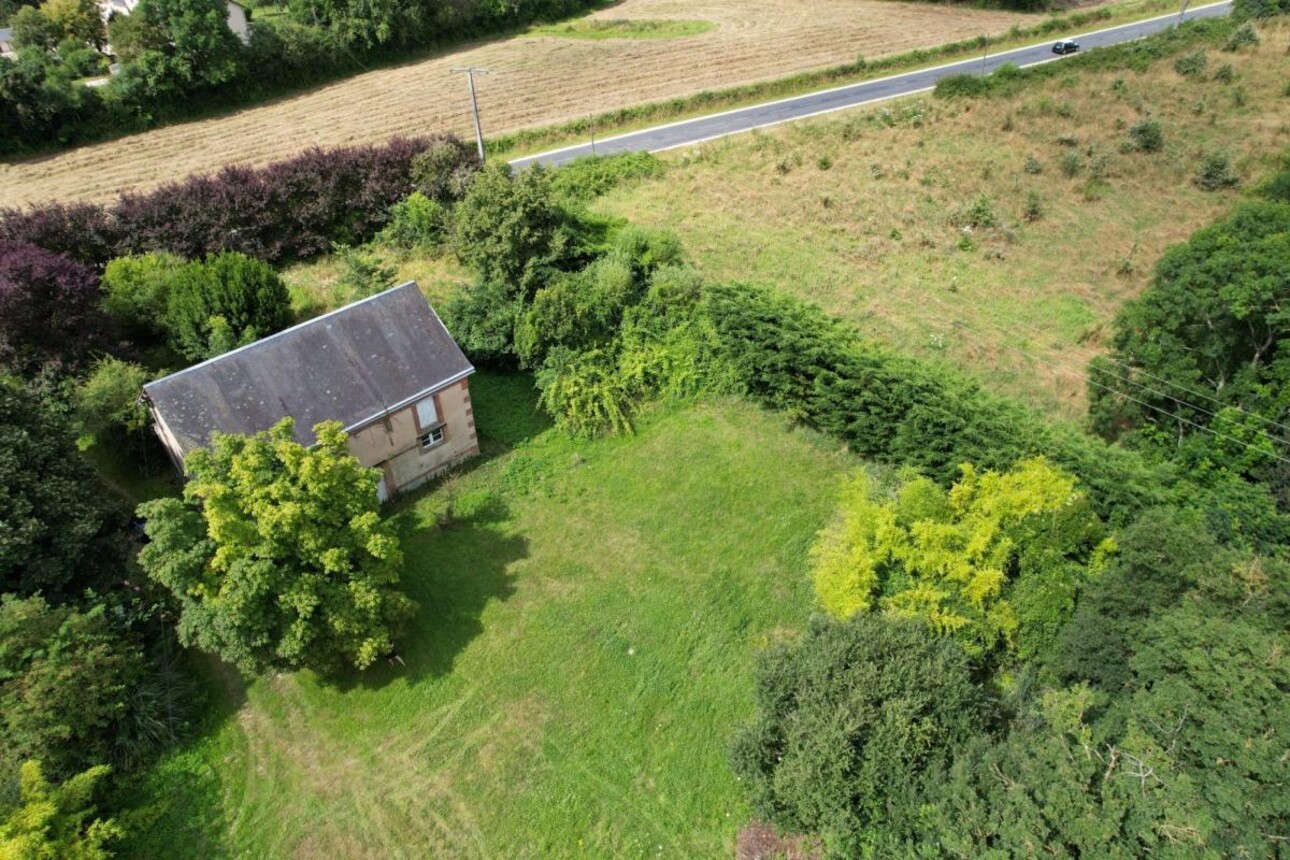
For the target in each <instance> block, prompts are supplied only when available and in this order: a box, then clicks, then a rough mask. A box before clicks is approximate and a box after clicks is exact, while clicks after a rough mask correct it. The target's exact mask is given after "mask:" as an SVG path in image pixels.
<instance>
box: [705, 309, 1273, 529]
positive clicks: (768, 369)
mask: <svg viewBox="0 0 1290 860" xmlns="http://www.w3.org/2000/svg"><path fill="white" fill-rule="evenodd" d="M701 312H702V313H703V314H704V315H705V316H706V317H707V318H708V319H709V321H710V330H712V331H715V332H716V336H717V339H718V342H719V345H718V351H719V354H720V355H721V357H722V360H723V361H725V362H729V363H730V364H731V366H732V367H733V368H734V371H735V373H736V375H737V377H738V379H739V381H740V383H741V384H742V385H743V386H744V388H745V390H746V391H747V393H748V394H750V395H752V396H753V397H755V398H757V399H759V400H760V401H762V402H763V403H765V404H766V405H768V406H770V407H772V408H775V409H777V410H781V411H784V412H786V413H787V414H789V415H791V416H793V417H794V418H795V419H797V420H800V421H802V422H804V423H806V424H808V425H811V426H813V427H816V428H819V429H821V430H823V431H825V432H827V433H829V434H830V435H832V436H834V437H836V438H838V439H841V440H842V441H844V442H846V443H847V445H848V446H849V447H850V448H851V449H852V450H854V451H855V452H857V453H858V454H860V455H861V456H863V457H865V458H868V459H871V460H875V461H878V462H883V463H892V464H898V465H902V466H913V467H915V468H917V469H918V470H919V471H921V472H922V473H924V474H926V475H928V476H929V477H932V478H934V479H936V480H937V481H938V482H939V483H941V484H943V485H946V486H948V485H949V484H950V483H951V482H952V481H953V480H954V479H955V478H956V477H957V476H958V467H959V465H960V464H962V463H972V464H974V465H977V466H979V467H981V468H986V469H1006V468H1008V467H1010V466H1011V465H1013V464H1014V463H1016V462H1017V461H1018V460H1021V459H1025V458H1027V457H1033V456H1037V455H1043V456H1046V457H1048V458H1049V459H1050V460H1052V461H1053V462H1055V463H1057V464H1058V465H1060V466H1062V467H1063V468H1065V469H1067V470H1069V471H1071V472H1072V473H1074V474H1075V475H1077V476H1079V478H1080V480H1081V481H1082V482H1083V484H1084V485H1085V486H1086V487H1087V488H1088V489H1089V494H1090V497H1091V498H1092V499H1093V500H1094V505H1095V507H1096V508H1097V510H1098V513H1099V514H1100V515H1101V516H1103V517H1106V518H1108V519H1109V520H1110V521H1112V522H1115V523H1123V522H1126V521H1128V520H1129V519H1130V518H1132V517H1133V516H1134V515H1136V514H1137V513H1138V512H1140V511H1142V510H1144V509H1146V508H1150V507H1154V506H1157V505H1161V504H1181V505H1184V506H1190V507H1195V508H1198V509H1200V510H1202V511H1203V512H1204V513H1205V515H1206V516H1207V517H1208V518H1209V521H1210V525H1211V526H1212V527H1213V528H1214V529H1215V531H1216V533H1218V534H1220V535H1222V536H1224V537H1231V538H1233V539H1248V540H1250V541H1252V542H1254V543H1259V544H1265V543H1266V544H1274V543H1279V542H1281V541H1283V540H1284V539H1285V538H1286V537H1287V536H1290V521H1287V519H1286V517H1285V516H1283V515H1282V514H1280V513H1278V512H1277V510H1276V505H1275V502H1274V501H1273V499H1272V497H1271V496H1270V495H1269V494H1268V493H1267V491H1266V489H1265V488H1263V487H1261V486H1258V485H1254V484H1250V483H1247V482H1245V481H1242V480H1241V479H1239V478H1237V477H1236V476H1234V475H1227V474H1216V475H1212V476H1209V477H1208V479H1207V483H1206V485H1205V486H1204V487H1197V486H1195V485H1191V484H1189V483H1185V482H1183V481H1181V479H1180V476H1179V475H1178V472H1177V469H1176V468H1175V467H1174V466H1172V465H1170V464H1166V463H1155V462H1151V461H1149V460H1147V459H1146V458H1144V457H1143V456H1142V455H1140V454H1138V453H1136V452H1133V451H1129V450H1126V449H1123V448H1119V447H1115V446H1112V445H1107V444H1106V443H1104V442H1102V441H1101V440H1098V439H1095V438H1093V437H1091V436H1089V435H1087V434H1085V433H1083V432H1081V431H1080V430H1078V429H1077V428H1075V427H1073V426H1069V425H1063V424H1053V423H1051V422H1048V421H1046V420H1044V419H1043V418H1041V417H1040V416H1039V415H1037V414H1035V413H1033V412H1031V411H1030V410H1028V409H1026V408H1024V407H1023V406H1021V405H1020V404H1017V403H1015V402H1013V401H1010V400H1006V399H1004V398H1000V397H995V396H992V395H990V394H988V393H987V392H985V391H983V390H982V389H981V388H980V387H979V386H978V385H976V384H975V383H974V382H971V381H970V380H968V379H966V378H965V377H963V376H961V375H959V374H957V373H955V372H953V371H951V370H948V369H942V368H940V367H938V366H936V365H932V364H928V363H926V362H923V361H920V360H917V359H913V358H909V357H906V356H902V355H899V354H896V353H891V352H888V351H886V350H884V349H882V348H880V347H877V346H875V345H873V344H871V343H869V342H867V341H865V340H863V339H862V338H861V337H860V336H859V335H858V334H857V333H856V332H854V330H852V329H850V328H849V327H847V326H846V325H844V324H842V323H840V322H838V321H836V320H833V319H831V318H829V317H828V316H827V315H825V314H824V312H823V311H820V310H819V309H817V308H815V307H814V306H812V305H808V304H806V303H804V302H801V301H800V300H797V299H793V298H791V297H785V296H778V295H775V294H773V293H772V292H770V291H769V290H764V289H760V288H755V287H749V286H744V285H709V286H707V287H706V288H705V297H704V300H703V307H702V310H701Z"/></svg>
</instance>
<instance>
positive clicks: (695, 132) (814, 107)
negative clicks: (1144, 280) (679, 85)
mask: <svg viewBox="0 0 1290 860" xmlns="http://www.w3.org/2000/svg"><path fill="white" fill-rule="evenodd" d="M1231 8H1232V4H1231V0H1224V2H1221V3H1213V4H1211V5H1208V6H1199V7H1197V8H1195V9H1191V10H1188V12H1187V15H1186V18H1187V20H1189V21H1190V20H1193V19H1196V18H1216V17H1220V16H1222V15H1226V14H1227V13H1228V12H1230V11H1231ZM1177 21H1178V15H1177V13H1173V14H1170V15H1163V16H1161V17H1159V18H1151V19H1149V20H1146V21H1139V22H1137V23H1135V24H1123V25H1121V26H1119V27H1108V28H1107V29H1105V30H1096V31H1094V32H1091V33H1079V34H1074V35H1072V36H1066V37H1063V38H1073V39H1075V41H1077V42H1079V44H1080V49H1081V50H1084V51H1087V50H1089V49H1091V48H1101V47H1105V46H1107V45H1114V44H1117V43H1119V42H1129V41H1132V40H1134V39H1141V38H1142V37H1144V36H1149V35H1151V34H1152V33H1158V32H1160V31H1162V30H1167V29H1168V28H1170V27H1172V26H1174V24H1176V23H1177ZM1054 41H1056V37H1055V38H1054ZM1054 59H1062V58H1061V57H1057V55H1055V54H1053V52H1052V42H1045V43H1044V44H1042V45H1035V46H1033V47H1029V48H1017V49H1016V50H1012V51H1004V52H1003V53H1000V54H992V55H990V56H989V57H988V58H987V59H986V61H985V63H984V68H983V64H982V62H981V60H980V59H979V58H978V59H972V60H963V61H961V62H957V63H950V64H948V65H944V66H936V67H935V68H931V69H922V70H920V71H916V72H909V73H907V74H903V75H894V76H892V77H889V78H879V79H878V80H873V81H865V82H863V83H859V84H851V85H849V86H845V87H837V88H836V89H831V90H824V91H823V92H818V93H810V94H808V95H804V96H797V97H795V98H791V99H782V100H780V101H774V102H767V103H766V104H760V105H754V106H752V107H746V108H740V109H738V110H732V111H726V112H724V113H718V114H712V115H711V116H704V117H699V118H697V119H689V120H684V121H682V122H674V123H669V124H667V125H660V126H656V127H655V128H647V129H643V130H641V131H634V132H631V133H630V134H621V135H618V136H616V137H609V138H605V139H604V140H598V141H596V154H599V155H610V154H613V153H618V152H637V151H640V150H646V151H648V152H659V151H661V150H665V149H674V148H676V147H678V146H689V145H691V144H695V143H701V142H702V141H705V140H712V139H714V138H718V137H725V136H726V135H729V134H738V133H739V132H744V131H751V130H752V129H754V128H765V127H766V126H771V125H778V124H779V123H782V122H790V121H792V120H798V119H804V118H805V117H809V116H816V115H817V114H822V113H829V112H831V111H836V110H843V109H845V108H852V107H856V106H858V105H862V104H866V103H870V102H876V101H882V100H883V99H890V98H895V97H896V96H907V95H911V94H913V93H918V92H923V91H925V90H930V89H931V88H932V87H934V86H936V82H937V81H938V80H940V79H941V78H943V77H945V76H946V75H956V74H963V73H967V74H973V75H976V74H981V73H982V71H985V72H992V71H994V70H995V69H997V68H998V67H999V66H1002V65H1003V64H1004V63H1014V64H1015V65H1018V66H1034V65H1038V64H1039V63H1046V62H1050V61H1053V60H1054ZM591 154H592V151H591V145H590V143H587V144H579V145H577V146H568V147H564V148H563V149H553V150H551V151H550V152H544V153H540V154H538V155H531V156H528V157H527V158H517V159H515V160H514V161H512V162H511V164H512V165H514V166H515V167H527V166H528V165H530V164H534V163H541V164H547V165H557V164H563V163H565V162H566V161H570V160H572V159H574V158H579V157H581V156H584V155H591Z"/></svg>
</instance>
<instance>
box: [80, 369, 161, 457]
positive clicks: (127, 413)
mask: <svg viewBox="0 0 1290 860" xmlns="http://www.w3.org/2000/svg"><path fill="white" fill-rule="evenodd" d="M150 378H151V374H149V373H148V371H146V370H144V369H143V368H142V367H140V366H139V365H137V364H133V363H131V362H128V361H123V360H122V359H119V358H115V357H113V356H110V355H109V356H105V357H103V358H100V359H99V360H98V361H96V362H95V363H94V367H93V368H92V369H91V371H90V375H89V376H88V377H86V379H85V381H84V382H82V383H81V384H80V385H78V386H77V388H76V393H75V396H74V400H75V404H76V413H77V417H78V418H79V419H80V421H81V427H82V430H83V431H84V432H85V434H86V435H87V436H89V437H90V438H91V439H96V440H97V439H98V438H99V437H102V436H103V435H104V434H111V433H115V432H120V431H124V432H126V433H133V432H135V431H137V430H140V429H142V428H143V427H146V426H147V425H148V419H149V417H150V416H149V413H148V409H147V407H145V406H144V405H143V404H142V403H140V402H139V395H140V393H141V392H142V391H143V385H144V383H145V382H147V381H148V380H149V379H150Z"/></svg>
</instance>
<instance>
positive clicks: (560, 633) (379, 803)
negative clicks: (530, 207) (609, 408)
mask: <svg viewBox="0 0 1290 860" xmlns="http://www.w3.org/2000/svg"><path fill="white" fill-rule="evenodd" d="M505 386H515V383H514V381H513V380H505V379H502V380H499V379H497V378H492V379H490V378H488V377H482V378H481V379H480V381H479V383H478V384H477V385H476V386H475V388H476V389H477V392H478V394H477V398H476V399H477V412H476V414H477V415H479V416H480V427H481V431H482V432H483V433H484V434H485V435H486V436H487V439H486V452H490V453H491V454H492V456H491V458H490V459H488V460H487V461H486V462H484V463H482V464H481V465H479V466H477V467H476V468H474V469H473V470H471V471H469V472H467V473H464V474H461V475H458V476H455V477H453V478H451V479H449V480H447V481H446V482H443V483H442V484H440V485H439V486H437V487H436V488H435V489H434V490H433V491H431V492H430V493H428V494H426V495H424V496H422V497H420V498H418V499H416V500H414V501H412V502H409V503H405V504H404V507H403V508H402V509H400V510H399V511H398V512H397V514H396V516H397V521H398V522H399V524H400V526H401V528H403V530H404V534H405V536H404V548H405V552H406V554H407V558H408V569H407V574H406V579H405V581H406V584H407V586H408V588H409V590H410V591H411V593H412V594H413V596H414V597H415V598H416V599H417V600H418V601H420V603H421V606H422V609H421V612H420V614H419V616H418V617H417V619H416V622H415V625H414V632H413V633H412V635H411V636H409V637H408V638H407V639H406V640H405V641H404V642H403V643H402V645H401V649H402V654H403V656H404V658H405V660H406V662H407V666H406V668H398V669H393V668H390V667H387V666H380V667H378V668H376V669H375V670H374V671H373V672H371V673H370V676H368V677H364V678H362V679H360V680H357V681H355V682H353V683H351V684H346V685H342V686H341V687H339V688H338V687H335V686H326V685H323V684H320V683H319V682H318V681H317V680H316V679H314V678H312V677H311V676H309V675H307V674H302V675H294V676H278V677H274V678H266V679H260V680H258V681H256V682H254V683H251V684H250V685H249V686H248V688H247V692H246V701H245V703H244V704H242V705H241V706H240V708H239V709H238V710H237V711H236V713H235V714H234V715H233V716H231V717H230V718H229V719H227V720H226V721H224V722H223V724H222V725H221V726H219V727H218V728H217V729H215V730H214V731H213V732H212V733H211V734H209V735H208V736H207V737H205V738H204V739H202V740H200V741H198V742H196V743H195V744H194V745H193V746H192V748H190V749H189V750H185V751H181V752H180V753H178V754H177V755H176V759H178V760H179V762H180V763H181V764H182V765H183V766H176V765H173V764H172V763H170V762H167V763H163V765H162V766H161V767H159V768H158V769H157V771H156V772H155V773H154V774H153V775H152V777H151V780H150V784H149V786H148V787H147V791H146V792H145V793H144V794H145V796H146V797H149V799H150V801H151V802H150V806H151V807H152V808H153V809H154V810H157V812H156V814H157V815H158V816H159V818H158V820H157V822H156V824H155V825H154V826H153V827H152V828H151V830H152V832H151V833H150V834H149V835H148V836H147V837H146V838H144V839H141V840H138V841H137V843H136V844H135V845H133V846H131V847H132V848H133V853H134V854H135V855H136V856H146V855H147V854H148V853H149V852H150V851H153V850H155V849H156V848H157V847H158V846H160V845H166V846H168V847H170V848H171V851H170V853H169V854H168V856H184V855H183V854H182V853H178V854H177V853H175V851H176V850H177V849H182V846H185V845H189V844H192V845H194V846H200V847H199V848H198V849H197V850H195V852H194V853H193V854H192V855H191V856H218V855H220V854H224V855H232V856H239V855H240V856H255V857H340V856H344V857H374V858H375V857H381V858H399V857H408V858H412V857H427V856H436V857H462V858H488V857H499V858H502V857H504V858H522V857H535V858H536V857H615V858H617V857H657V856H668V857H722V856H729V853H730V851H731V850H732V845H733V839H734V834H735V832H736V829H737V828H738V826H739V825H740V824H741V823H742V822H743V821H744V820H745V818H746V816H747V809H746V807H745V805H744V803H743V801H742V799H741V795H740V793H739V791H738V786H737V784H736V783H735V781H734V779H733V777H732V776H731V775H730V773H729V770H728V768H727V766H726V745H727V742H728V738H729V736H730V733H731V729H732V727H733V726H734V725H735V724H737V723H738V722H739V721H740V720H742V719H743V718H744V717H745V716H746V714H747V713H748V711H749V709H750V707H751V698H750V697H751V674H750V670H751V665H752V660H753V658H754V656H755V654H756V652H757V650H758V649H760V648H762V647H764V646H765V645H766V644H767V643H768V642H770V641H772V640H773V639H774V638H775V637H777V636H781V635H784V634H785V633H787V632H788V631H791V630H793V629H796V628H798V627H799V626H800V625H801V624H802V623H803V622H804V621H805V619H806V618H807V616H808V614H809V612H810V599H809V587H808V584H807V582H806V580H805V553H806V549H807V547H808V546H809V544H810V542H811V539H812V537H813V535H814V533H815V531H816V530H817V529H818V528H819V527H820V526H821V525H822V524H823V522H824V521H825V519H826V518H827V517H828V515H829V512H830V511H831V510H832V507H833V503H834V493H835V488H836V486H837V482H838V481H839V480H840V479H841V478H842V477H843V476H844V475H845V473H846V472H847V470H848V469H849V468H850V467H851V466H853V465H854V463H853V461H852V460H851V458H850V457H849V456H848V455H846V454H845V453H843V452H840V451H839V450H837V449H836V447H835V446H834V445H832V444H831V443H827V442H825V441H823V440H821V439H819V438H818V437H816V436H814V435H812V434H809V433H805V432H802V431H797V430H791V429H788V428H787V427H786V426H785V424H784V422H783V420H782V419H781V418H779V417H777V416H774V415H771V414H769V413H766V412H763V411H761V410H758V409H756V408H753V407H751V406H748V405H745V404H739V403H720V404H710V405H700V406H696V407H692V408H687V409H684V410H680V411H674V412H669V413H666V414H659V415H656V416H654V417H653V418H651V419H650V420H648V421H647V422H646V423H645V426H643V427H642V428H641V430H640V432H639V434H638V435H637V436H635V437H632V438H625V439H613V440H605V441H600V442H595V443H574V442H571V441H569V440H566V439H564V438H562V437H560V436H558V435H556V434H554V433H553V432H551V431H546V430H540V431H539V432H538V433H537V435H536V436H535V437H534V438H532V439H531V440H530V441H527V442H520V441H518V437H520V436H524V435H528V434H529V433H530V432H531V431H532V430H533V429H535V428H539V427H540V426H541V422H540V421H537V420H536V419H534V418H533V416H531V415H528V414H525V409H527V408H528V407H523V408H520V409H516V408H515V406H514V403H515V400H514V398H513V397H511V396H510V395H511V394H513V393H514V391H513V390H508V389H506V388H505ZM490 401H491V402H494V403H498V408H496V409H494V408H491V407H490V406H489V404H490ZM507 401H509V402H510V403H511V404H512V405H511V407H510V408H511V411H510V413H507V412H506V407H505V405H504V404H505V402H507ZM530 402H531V401H530ZM490 416H492V422H491V424H490ZM194 771H200V772H201V773H202V774H205V778H206V779H207V780H208V781H213V782H214V783H216V784H217V785H218V791H209V792H208V793H207V795H206V796H205V801H204V802H205V803H206V804H207V809H206V810H205V812H204V813H203V814H198V812H197V811H194V810H192V809H191V803H192V801H191V800H189V801H185V806H184V808H182V809H180V808H169V809H167V808H166V803H165V798H166V797H167V795H169V794H172V793H173V792H172V789H173V786H172V781H173V780H174V779H176V778H178V776H183V777H185V778H191V776H192V773H193V772H194ZM145 805H146V806H147V805H148V804H145ZM190 819H195V820H196V821H198V822H203V821H204V822H206V825H205V830H204V832H203V834H202V837H201V839H197V838H194V837H192V836H191V835H185V834H184V830H185V828H191V827H192V826H193V825H191V824H190V823H189V820H190ZM211 846H218V847H217V849H216V850H212V848H211Z"/></svg>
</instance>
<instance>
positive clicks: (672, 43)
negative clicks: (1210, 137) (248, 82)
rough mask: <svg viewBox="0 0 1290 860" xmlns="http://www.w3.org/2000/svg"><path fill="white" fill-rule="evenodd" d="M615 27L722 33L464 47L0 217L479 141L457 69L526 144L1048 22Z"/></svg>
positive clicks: (777, 6)
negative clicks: (418, 140)
mask: <svg viewBox="0 0 1290 860" xmlns="http://www.w3.org/2000/svg"><path fill="white" fill-rule="evenodd" d="M592 17H593V18H601V19H669V18H670V19H680V20H685V21H695V20H701V21H709V22H711V23H713V24H715V25H716V27H715V28H714V29H712V30H710V31H709V32H706V33H702V34H699V35H695V36H689V37H685V38H679V39H647V40H640V39H626V40H623V39H564V38H557V37H552V36H545V35H540V34H530V35H527V36H523V37H520V38H513V39H506V40H498V41H493V42H487V43H481V44H477V45H475V46H471V47H467V48H462V49H459V50H455V51H451V52H449V53H446V54H443V55H440V56H437V57H434V58H432V59H427V60H422V61H418V62H414V63H409V64H406V65H403V66H398V67H394V68H388V69H382V70H379V71H374V72H369V73H367V74H363V75H359V76H357V77H354V78H350V79H347V80H344V81H340V82H338V83H335V84H331V85H327V86H323V87H320V88H318V89H316V90H313V91H311V92H308V93H306V94H304V95H300V96H296V97H291V98H285V99H282V100H280V101H277V102H273V103H270V104H267V105H263V106H259V107H254V108H248V109H246V110H242V111H238V112H236V113H234V114H230V115H225V116H221V117H216V118H212V119H207V120H199V121H195V122H189V123H183V124H178V125H174V126H169V127H165V128H160V129H156V130H153V131H149V132H144V133H142V134H137V135H132V136H130V137H125V138H121V139H119V140H115V141H110V142H107V143H102V144H97V145H94V146H88V147H82V148H79V149H75V150H71V151H68V152H63V153H58V154H55V155H51V156H48V157H43V158H39V159H34V160H30V161H25V162H18V163H11V164H4V165H0V205H10V206H11V205H18V204H22V203H32V202H36V201H40V200H48V199H55V198H56V199H76V200H104V199H107V198H110V197H112V196H113V195H115V194H117V193H119V192H121V191H124V190H130V189H143V188H149V187H153V186H155V185H158V184H160V183H162V182H165V181H167V180H172V179H178V178H181V177H183V176H185V175H187V174H189V173H193V172H200V171H210V170H214V169H216V168H218V167H220V166H221V165H224V164H227V163H230V162H238V163H248V162H249V163H251V164H256V165H259V164H264V163H265V162H268V161H271V160H273V159H276V158H282V157H285V156H288V155H291V154H293V153H295V152H298V151H300V150H301V149H304V148H306V147H309V146H313V145H319V146H335V145H343V144H358V143H371V142H375V141H381V140H385V139H386V138H389V137H391V136H392V135H398V134H402V135H415V134H420V133H424V132H429V131H440V130H452V131H456V132H459V133H462V134H467V133H469V132H470V116H469V101H468V98H467V96H466V87H465V83H464V82H463V81H462V80H461V76H459V75H453V74H452V73H451V72H450V71H449V69H450V68H452V67H455V66H466V65H472V66H483V67H487V68H489V69H492V70H493V74H491V75H488V76H485V77H482V78H480V79H479V80H478V85H479V102H480V109H481V112H482V115H483V120H484V126H485V130H486V131H487V132H489V133H494V134H496V133H500V132H504V131H514V130H518V129H522V128H530V127H536V126H543V125H548V124H551V123H556V122H560V121H565V120H570V119H574V118H577V117H583V116H586V115H588V114H591V113H599V112H603V111H608V110H613V109H617V108H622V107H627V106H630V105H634V104H639V103H642V102H648V101H657V100H660V99H664V98H669V97H674V96H685V95H690V94H693V93H696V92H699V91H702V90H708V89H715V88H721V87H728V86H733V85H735V84H741V83H749V82H754V81H763V80H771V79H775V78H780V77H783V76H786V75H790V74H793V73H796V72H801V71H805V70H809V69H816V68H821V67H826V66H832V65H838V64H841V63H844V62H850V61H852V60H854V59H855V58H856V56H857V55H864V56H866V57H870V58H874V57H880V56H884V55H889V54H896V53H902V52H905V51H909V50H912V49H914V48H919V47H929V46H933V45H938V44H942V43H945V42H950V41H955V40H960V39H966V38H971V37H973V36H977V35H981V34H988V35H993V34H1000V33H1003V32H1005V31H1006V30H1007V29H1008V28H1009V27H1011V26H1012V25H1014V24H1021V25H1023V26H1024V25H1025V24H1026V23H1027V21H1033V20H1035V16H1033V15H1030V16H1027V15H1023V14H1021V13H1016V12H999V11H990V10H984V9H972V8H966V7H964V6H953V7H952V6H940V5H930V4H919V3H898V2H885V0H699V2H682V0H625V2H623V3H620V4H618V5H615V6H614V7H612V8H609V9H605V10H602V11H600V12H597V13H595V14H594V15H593V16H592Z"/></svg>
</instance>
